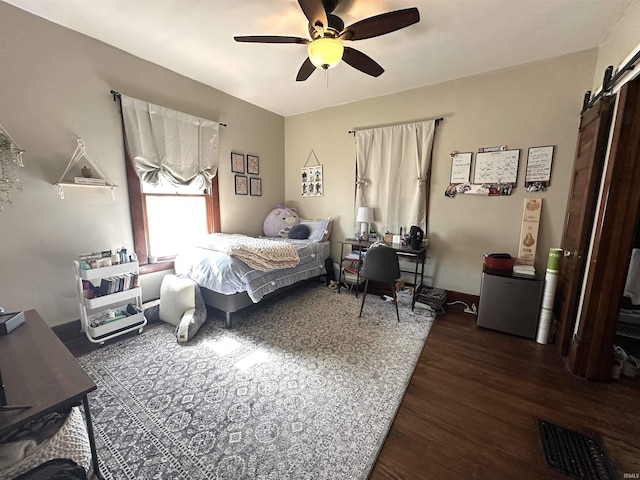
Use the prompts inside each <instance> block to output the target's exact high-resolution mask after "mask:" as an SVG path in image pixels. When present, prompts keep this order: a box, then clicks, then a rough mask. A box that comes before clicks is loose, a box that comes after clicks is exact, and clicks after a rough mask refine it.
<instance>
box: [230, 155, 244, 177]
mask: <svg viewBox="0 0 640 480" xmlns="http://www.w3.org/2000/svg"><path fill="white" fill-rule="evenodd" d="M231 171H232V172H233V173H244V155H243V154H242V153H233V152H231Z"/></svg>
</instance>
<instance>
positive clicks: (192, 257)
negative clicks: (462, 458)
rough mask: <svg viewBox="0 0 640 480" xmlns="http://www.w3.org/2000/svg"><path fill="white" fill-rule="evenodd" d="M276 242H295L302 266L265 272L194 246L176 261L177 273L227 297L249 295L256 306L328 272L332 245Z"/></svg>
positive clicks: (181, 254)
mask: <svg viewBox="0 0 640 480" xmlns="http://www.w3.org/2000/svg"><path fill="white" fill-rule="evenodd" d="M273 240H276V241H282V242H289V243H291V244H292V245H293V246H294V247H295V248H296V250H297V251H298V255H299V256H300V263H298V265H296V266H295V267H293V268H285V269H280V270H273V271H269V272H263V271H260V270H255V269H253V268H250V267H249V266H247V264H245V263H244V262H242V261H241V260H238V259H237V258H235V257H230V256H228V255H225V254H224V253H220V252H216V251H212V250H208V249H205V248H198V247H193V248H191V249H189V250H187V251H185V252H183V253H180V254H179V255H178V256H177V257H176V258H175V271H176V274H177V275H185V276H186V277H188V278H190V279H192V280H194V281H195V282H196V283H197V284H198V285H200V286H201V287H205V288H208V289H209V290H212V291H214V292H218V293H221V294H224V295H232V294H234V293H237V292H247V294H248V295H249V297H250V298H251V300H252V301H253V302H254V303H258V302H259V301H260V300H261V299H262V297H264V296H265V295H267V294H269V293H271V292H274V291H276V290H278V289H279V288H282V287H286V286H288V285H292V284H294V283H297V282H300V281H302V280H306V279H308V278H312V277H317V276H318V275H321V274H323V273H325V271H324V261H325V259H326V258H328V257H329V255H330V244H329V242H314V241H310V240H291V239H284V238H274V239H273Z"/></svg>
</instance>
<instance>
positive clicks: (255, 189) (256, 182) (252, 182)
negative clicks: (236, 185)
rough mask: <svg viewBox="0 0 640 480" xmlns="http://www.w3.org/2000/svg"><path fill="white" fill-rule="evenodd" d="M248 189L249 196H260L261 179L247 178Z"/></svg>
mask: <svg viewBox="0 0 640 480" xmlns="http://www.w3.org/2000/svg"><path fill="white" fill-rule="evenodd" d="M249 189H250V191H251V195H253V196H255V197H259V196H261V195H262V179H261V178H258V177H249Z"/></svg>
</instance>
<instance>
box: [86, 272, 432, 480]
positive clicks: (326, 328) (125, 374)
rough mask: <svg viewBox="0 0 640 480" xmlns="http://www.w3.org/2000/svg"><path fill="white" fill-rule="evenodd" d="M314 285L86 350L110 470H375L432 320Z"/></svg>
mask: <svg viewBox="0 0 640 480" xmlns="http://www.w3.org/2000/svg"><path fill="white" fill-rule="evenodd" d="M359 307H360V298H358V299H356V298H355V297H354V295H352V294H349V293H347V292H343V293H341V294H340V295H338V294H337V293H336V292H335V291H333V290H330V289H328V288H326V287H325V286H324V285H321V284H316V283H312V284H307V285H305V286H302V287H300V288H299V289H296V290H293V291H291V293H290V294H288V295H287V296H285V297H282V298H280V299H277V300H274V301H270V302H263V303H262V304H259V305H257V306H253V307H251V308H248V309H246V310H245V311H243V312H238V313H237V314H235V316H234V328H233V329H231V330H226V329H224V328H222V326H223V324H224V317H223V316H222V315H219V316H218V315H215V314H214V315H209V319H208V321H207V322H206V323H205V324H204V326H203V327H202V328H201V329H200V331H199V332H198V333H197V335H196V336H195V337H194V338H193V339H192V340H191V342H189V343H188V344H186V345H179V344H177V343H176V340H175V336H174V333H173V327H171V326H170V325H161V326H159V327H157V328H153V329H148V330H147V331H145V332H144V333H143V334H142V335H139V336H137V337H133V338H130V339H125V340H123V341H122V342H120V343H117V344H113V345H109V346H106V347H104V348H102V349H100V350H97V351H95V352H92V353H90V354H88V355H85V356H83V357H81V358H80V359H79V360H80V362H81V363H82V365H83V366H84V367H85V369H86V370H87V372H88V373H89V375H91V377H92V378H94V380H95V382H96V383H97V385H98V389H97V391H95V392H93V393H91V394H90V396H89V399H90V402H91V409H92V416H93V420H94V427H95V431H96V432H95V433H96V442H97V446H98V454H99V457H100V462H101V468H102V472H103V475H104V477H105V479H107V480H124V479H136V480H137V479H172V480H177V479H185V480H186V479H189V480H198V479H207V480H210V479H220V480H222V479H224V480H229V479H264V480H267V479H269V480H300V479H314V480H319V479H327V480H328V479H331V480H335V479H365V478H366V477H367V476H368V475H369V473H370V470H371V468H372V466H373V464H374V462H375V459H376V457H377V455H378V451H379V449H380V447H381V446H382V443H383V442H384V439H385V436H386V434H387V432H388V430H389V428H390V426H391V423H392V422H393V418H394V416H395V414H396V411H397V409H398V407H399V405H400V402H401V400H402V397H403V395H404V392H405V389H406V387H407V385H408V382H409V380H410V378H411V375H412V373H413V370H414V367H415V365H416V362H417V360H418V357H419V356H420V353H421V350H422V348H423V346H424V343H425V341H426V338H427V335H428V334H429V330H430V328H431V325H432V324H433V318H432V317H431V316H428V315H427V316H425V315H420V314H413V313H412V312H411V310H410V309H409V308H407V307H401V312H400V319H401V321H400V323H398V322H397V319H396V314H395V309H394V307H393V304H391V303H388V302H385V301H383V300H381V299H380V298H379V297H376V296H372V295H369V296H368V297H367V301H366V303H365V308H364V312H363V314H362V318H361V319H360V318H358V310H359Z"/></svg>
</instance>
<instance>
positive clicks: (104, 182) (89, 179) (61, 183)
mask: <svg viewBox="0 0 640 480" xmlns="http://www.w3.org/2000/svg"><path fill="white" fill-rule="evenodd" d="M83 158H84V160H85V161H84V162H83V167H82V176H75V177H73V178H70V172H71V170H72V169H73V167H75V166H76V164H77V163H78V162H79V161H80V160H81V159H83ZM87 165H89V167H87ZM94 172H95V173H97V174H98V175H99V177H94V176H93V173H94ZM54 185H57V186H58V193H59V194H60V198H61V199H64V187H91V188H95V187H100V188H109V189H110V193H111V199H112V200H115V195H114V191H115V189H116V188H117V185H115V184H114V183H113V182H112V181H111V180H109V178H108V177H107V176H106V175H105V174H103V173H102V171H101V170H100V169H99V168H98V166H97V165H96V164H95V163H94V162H92V161H91V159H90V158H89V157H88V156H87V151H86V145H85V143H84V140H83V139H81V138H78V145H77V146H76V150H75V152H73V155H71V159H70V160H69V163H68V164H67V168H66V169H65V170H64V172H63V173H62V175H60V178H59V179H58V181H57V182H56V183H55V184H54Z"/></svg>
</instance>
